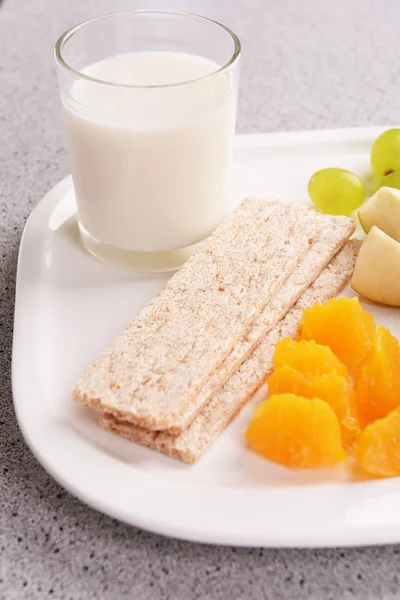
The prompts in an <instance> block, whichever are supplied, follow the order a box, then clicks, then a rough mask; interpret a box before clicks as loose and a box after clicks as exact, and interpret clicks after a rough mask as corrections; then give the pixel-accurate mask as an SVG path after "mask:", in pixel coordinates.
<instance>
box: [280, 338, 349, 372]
mask: <svg viewBox="0 0 400 600" xmlns="http://www.w3.org/2000/svg"><path fill="white" fill-rule="evenodd" d="M273 364H274V369H279V368H280V367H283V366H284V365H289V366H290V367H293V369H296V371H299V372H300V373H307V374H310V375H322V374H325V373H338V374H339V375H341V376H342V377H347V376H348V371H347V368H346V367H345V365H343V364H342V363H341V362H340V361H339V359H338V358H337V357H336V356H335V355H334V353H333V352H332V350H331V349H330V348H328V347H327V346H320V345H318V344H316V343H315V342H314V341H306V340H301V341H299V342H295V341H294V340H292V339H291V338H285V339H283V340H281V341H280V342H278V343H277V344H276V347H275V353H274V357H273Z"/></svg>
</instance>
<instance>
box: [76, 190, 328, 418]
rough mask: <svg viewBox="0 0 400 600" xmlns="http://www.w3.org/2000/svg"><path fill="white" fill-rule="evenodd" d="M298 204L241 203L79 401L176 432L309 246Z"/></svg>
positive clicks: (310, 225) (89, 378)
mask: <svg viewBox="0 0 400 600" xmlns="http://www.w3.org/2000/svg"><path fill="white" fill-rule="evenodd" d="M318 223H319V220H318V219H317V218H316V213H315V212H314V211H313V210H312V209H310V208H308V207H306V206H304V205H301V204H291V203H285V202H280V201H266V200H264V199H259V198H247V199H245V200H244V201H243V202H242V203H241V204H240V205H239V206H238V207H237V208H236V210H235V211H234V212H233V214H232V215H231V216H230V217H229V218H228V219H227V220H226V221H225V222H224V223H223V224H221V225H220V226H219V227H218V228H217V229H216V231H215V232H214V233H213V234H212V235H211V236H210V237H209V238H207V240H205V241H204V242H203V243H202V245H201V247H200V248H199V250H198V251H197V252H196V253H195V254H194V255H193V256H192V257H191V258H190V259H189V261H188V262H187V263H186V264H185V265H184V266H183V267H182V269H181V270H180V271H179V272H178V273H176V274H175V275H174V277H172V278H171V279H170V281H169V282H168V283H167V285H166V286H165V288H164V289H163V290H162V291H161V292H160V293H159V294H158V296H156V298H155V299H154V300H152V301H151V302H150V304H149V305H148V306H147V307H146V308H145V309H144V310H143V311H142V312H141V313H140V314H139V315H138V316H137V317H136V318H135V319H134V320H133V321H132V322H131V324H130V325H129V326H128V328H127V329H126V330H125V331H124V333H122V334H121V335H120V336H118V337H117V338H116V339H115V340H114V341H113V342H112V343H111V345H110V346H109V348H108V349H107V350H106V351H105V352H104V353H103V354H102V355H101V356H100V357H99V358H98V359H97V360H96V361H95V362H94V363H93V364H92V365H91V366H90V367H89V368H88V369H87V370H86V372H85V373H84V374H83V376H82V377H81V379H80V380H79V382H78V384H77V385H76V387H75V389H74V392H73V397H74V399H75V400H76V401H77V402H79V403H80V404H83V405H89V406H92V407H94V408H97V409H99V410H102V411H105V412H109V413H112V414H114V415H115V416H116V417H118V418H124V419H125V420H128V421H130V422H132V423H134V424H136V425H139V426H141V427H144V428H147V429H151V430H165V429H171V428H173V427H175V426H176V424H177V422H179V420H180V419H181V415H182V412H183V411H184V410H185V409H186V407H187V405H188V403H189V402H190V400H191V399H192V398H193V397H194V396H195V394H196V393H197V391H198V390H199V388H200V387H201V385H202V384H203V383H204V382H205V381H206V379H207V378H208V377H209V375H210V373H211V372H213V371H214V370H215V369H216V368H217V367H218V366H219V365H220V364H221V363H222V362H223V360H224V359H225V358H226V356H227V355H228V354H229V352H230V350H231V349H232V347H233V346H234V344H235V343H236V341H237V340H238V339H239V338H240V337H241V336H242V335H243V333H244V332H245V331H246V329H247V328H248V327H249V325H250V323H251V322H252V321H253V320H254V318H255V317H256V316H257V315H258V314H259V313H260V311H261V309H262V308H263V306H264V305H265V304H266V303H267V301H268V300H269V299H270V298H271V297H272V295H273V294H274V293H275V291H276V290H277V289H278V288H279V287H280V286H281V285H282V283H283V282H284V281H285V279H286V278H287V277H288V276H289V275H290V274H291V273H292V272H293V270H294V269H295V267H296V265H297V264H298V262H299V261H300V260H301V259H302V257H303V256H304V254H305V253H306V251H307V250H308V248H309V246H310V245H311V244H312V243H313V240H314V237H315V235H316V232H317V229H318Z"/></svg>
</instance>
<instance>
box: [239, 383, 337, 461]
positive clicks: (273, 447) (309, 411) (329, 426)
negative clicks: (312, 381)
mask: <svg viewBox="0 0 400 600" xmlns="http://www.w3.org/2000/svg"><path fill="white" fill-rule="evenodd" d="M245 437H246V439H247V440H248V441H249V442H250V443H251V445H252V446H253V448H254V449H255V450H257V451H258V452H260V453H261V454H263V455H264V456H265V457H266V458H269V459H270V460H272V461H275V462H277V463H279V464H282V465H285V466H287V467H294V468H298V469H306V468H314V467H327V466H330V465H334V464H336V463H338V462H342V461H344V460H345V459H346V452H345V451H344V449H343V447H342V443H341V437H340V426H339V421H338V420H337V417H336V415H335V413H334V412H333V410H332V409H331V407H330V406H329V405H328V404H327V403H326V402H324V401H323V400H320V399H319V398H313V399H311V400H309V399H307V398H302V397H301V396H295V395H294V394H279V395H275V396H271V397H270V398H269V399H268V400H266V401H265V402H262V403H261V404H260V405H259V406H258V407H257V408H256V410H255V413H254V418H253V419H252V421H251V422H250V424H249V426H248V429H247V431H246V434H245Z"/></svg>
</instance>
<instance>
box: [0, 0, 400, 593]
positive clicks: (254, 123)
mask: <svg viewBox="0 0 400 600" xmlns="http://www.w3.org/2000/svg"><path fill="white" fill-rule="evenodd" d="M146 4H147V7H148V6H151V7H153V8H173V9H178V10H188V11H192V12H200V13H203V14H205V15H208V16H211V17H214V18H216V19H219V20H222V21H223V22H226V23H227V24H228V25H229V26H231V28H232V29H234V30H235V31H236V32H237V33H238V35H239V37H240V38H241V40H242V43H243V62H242V78H241V93H240V104H239V115H238V130H239V131H240V132H253V131H274V130H287V129H292V130H295V129H310V128H326V127H342V126H356V125H373V124H391V123H395V122H398V121H399V115H400V82H399V60H398V47H399V20H400V3H399V0H384V1H383V0H303V1H302V2H300V1H299V0H280V1H279V2H278V1H277V0H249V1H247V2H245V1H244V0H242V1H241V0H169V1H168V3H167V2H166V1H165V0H151V2H147V3H144V2H142V1H140V2H138V1H136V0H130V1H129V0H128V1H119V0H114V1H113V2H111V1H110V0H108V1H107V0H85V1H84V2H81V1H79V0H69V2H65V1H63V0H35V1H33V0H32V1H30V0H3V2H1V4H0V206H1V215H0V231H1V233H0V245H1V248H0V273H1V275H0V295H1V304H0V328H1V329H0V373H1V378H0V393H1V412H0V425H1V429H0V597H1V598H2V599H4V600H12V599H28V598H29V599H43V598H47V597H49V598H56V599H57V600H67V599H71V600H94V599H104V600H108V599H112V600H119V599H125V598H133V599H137V600H146V599H151V600H153V599H154V600H156V599H159V598H160V599H165V600H167V599H171V600H189V599H195V598H196V599H198V600H200V599H202V600H203V599H204V600H205V599H212V600H214V599H215V600H222V599H227V598H229V599H230V600H235V599H244V598H246V600H250V599H260V600H261V599H266V598H268V599H273V600H279V599H293V598H296V599H298V600H301V599H303V598H304V599H305V598H307V599H318V600H320V599H323V600H329V599H332V600H333V599H335V600H336V599H338V600H346V599H348V598H359V599H362V600H368V599H374V600H376V599H378V598H379V599H389V598H400V587H399V581H398V577H399V575H398V565H399V562H398V558H399V556H400V547H399V548H397V547H393V546H391V547H382V548H365V549H347V550H341V549H337V550H317V551H312V550H306V551H305V550H303V551H299V550H262V549H236V548H223V547H211V546H201V545H196V544H190V543H186V542H180V541H176V540H169V539H166V538H163V537H159V536H157V535H153V534H149V533H146V532H144V531H140V530H138V529H135V528H133V527H128V526H126V525H123V524H121V523H118V522H116V521H114V520H112V519H110V518H108V517H105V516H103V515H101V514H99V513H97V512H95V511H94V510H92V509H90V508H88V507H87V506H84V505H83V504H81V503H80V502H79V501H78V500H76V499H75V498H73V497H72V496H70V495H69V494H68V493H67V492H65V491H64V490H63V489H62V488H61V487H60V486H59V485H58V484H56V483H55V482H54V481H53V480H52V479H51V477H50V476H49V475H47V473H46V472H45V471H44V470H43V469H42V467H41V466H40V465H39V464H38V463H37V461H36V460H35V458H34V457H33V456H32V454H31V452H30V451H29V450H28V448H27V447H26V445H25V443H24V441H23V439H22V436H21V433H20V432H19V429H18V426H17V424H16V421H15V416H14V411H13V406H12V398H11V381H10V367H11V337H12V323H13V303H14V300H13V298H14V280H15V272H16V262H17V252H18V246H19V242H20V237H21V233H22V229H23V227H24V224H25V221H26V219H27V217H28V215H29V213H30V211H31V210H32V208H33V206H34V205H35V204H36V202H38V201H39V200H40V198H41V197H42V196H43V195H44V194H45V192H46V191H48V190H49V189H50V188H51V187H52V186H53V185H54V184H55V183H56V182H58V181H59V180H60V179H61V178H62V177H64V175H66V174H67V173H68V159H67V153H66V146H65V139H64V134H63V129H62V122H61V115H60V109H59V100H58V92H57V87H56V77H55V68H54V64H53V56H52V46H53V43H54V42H55V40H56V38H57V37H58V36H59V34H60V33H62V31H63V30H65V29H66V28H67V27H69V26H70V25H72V24H74V23H75V22H77V21H80V20H82V19H85V18H87V17H90V16H94V15H96V14H101V13H105V12H110V10H117V9H118V10H122V9H127V8H144V7H146Z"/></svg>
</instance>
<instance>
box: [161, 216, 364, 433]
mask: <svg viewBox="0 0 400 600" xmlns="http://www.w3.org/2000/svg"><path fill="white" fill-rule="evenodd" d="M317 218H318V219H319V220H320V223H321V225H322V229H321V230H320V231H319V232H318V234H317V236H316V240H315V242H314V243H313V244H312V246H311V247H310V249H309V250H308V251H307V252H306V254H305V255H304V256H303V258H302V260H301V261H300V262H299V264H298V265H297V267H296V269H295V270H294V271H293V273H292V274H291V275H290V276H289V277H288V278H287V279H286V281H285V282H284V283H283V284H282V286H281V287H280V288H279V289H278V290H277V291H276V292H275V294H274V296H273V297H272V298H271V300H270V301H269V302H267V304H266V305H265V306H264V308H263V309H262V311H261V313H260V314H259V315H258V316H257V317H256V318H255V320H254V321H253V323H251V325H250V327H249V328H248V330H247V331H246V332H245V333H244V335H243V336H242V337H241V338H240V339H239V340H238V341H237V342H236V344H235V346H234V347H233V348H232V350H231V352H230V353H229V354H228V356H227V357H226V359H225V360H224V362H223V363H221V364H220V365H219V367H217V369H215V371H214V372H213V373H211V374H210V377H209V378H208V379H207V381H206V382H205V383H204V384H203V385H202V386H201V388H200V390H199V391H198V392H197V394H196V395H195V397H194V398H193V399H192V400H191V401H190V402H189V403H188V405H187V407H186V409H185V410H184V411H183V412H182V413H181V418H180V420H179V422H177V424H176V425H175V427H174V428H173V429H172V430H168V433H170V434H171V435H175V436H176V435H180V434H181V433H182V431H184V430H185V429H186V428H187V427H188V426H189V425H190V423H191V422H192V421H193V419H194V418H195V417H196V416H197V415H198V414H199V412H200V411H201V409H202V407H203V406H205V405H206V404H207V402H208V401H209V400H210V399H211V398H212V396H213V395H214V394H215V393H216V392H217V391H218V390H219V388H220V387H221V386H222V385H223V384H224V383H225V381H227V380H228V379H229V377H230V375H231V374H232V373H234V371H236V369H237V368H238V367H239V366H240V365H241V363H242V362H243V361H244V360H245V359H246V358H247V356H249V354H250V353H251V352H252V350H254V348H255V347H256V346H257V344H258V343H259V342H260V341H261V340H262V338H263V337H264V336H265V335H266V334H267V333H268V331H270V330H271V329H273V327H274V326H275V325H276V324H277V323H278V321H280V319H282V318H283V317H284V316H285V314H286V312H287V311H288V310H289V309H290V307H291V306H293V304H294V303H295V302H296V301H297V300H298V298H299V297H300V296H301V294H302V293H303V292H304V291H305V290H306V289H307V287H308V286H309V285H310V284H311V283H312V282H313V281H314V280H315V278H316V277H318V275H319V274H320V273H321V271H322V270H323V269H324V268H325V267H326V265H327V264H328V263H329V262H330V260H331V259H332V258H333V256H334V255H335V254H336V253H337V252H338V251H339V250H340V248H342V247H343V245H344V244H345V242H346V241H347V239H348V238H349V237H350V235H351V234H352V233H353V232H354V230H355V223H354V221H353V220H352V219H349V218H347V217H342V216H322V215H317Z"/></svg>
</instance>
